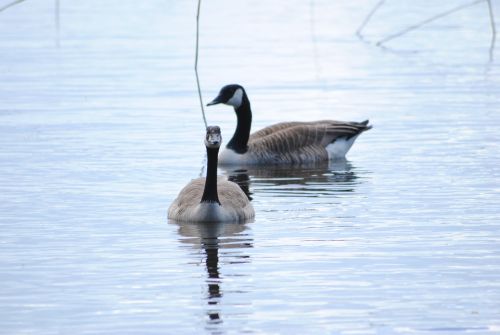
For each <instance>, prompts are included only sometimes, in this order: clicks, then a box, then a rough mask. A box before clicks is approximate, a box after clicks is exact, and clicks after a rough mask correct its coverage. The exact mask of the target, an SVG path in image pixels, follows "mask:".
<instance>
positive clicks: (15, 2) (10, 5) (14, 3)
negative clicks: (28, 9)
mask: <svg viewBox="0 0 500 335" xmlns="http://www.w3.org/2000/svg"><path fill="white" fill-rule="evenodd" d="M23 1H25V0H16V1H14V2H11V3H9V4H7V5H5V6H3V7H0V12H3V11H4V10H6V9H7V8H10V7H12V6H15V5H17V4H18V3H21V2H23Z"/></svg>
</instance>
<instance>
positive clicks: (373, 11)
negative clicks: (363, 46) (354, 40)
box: [356, 0, 385, 37]
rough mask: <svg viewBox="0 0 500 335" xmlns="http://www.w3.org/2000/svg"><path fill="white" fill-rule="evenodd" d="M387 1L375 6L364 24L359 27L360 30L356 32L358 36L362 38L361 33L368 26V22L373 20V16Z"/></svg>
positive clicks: (381, 1) (383, 0)
mask: <svg viewBox="0 0 500 335" xmlns="http://www.w3.org/2000/svg"><path fill="white" fill-rule="evenodd" d="M384 2H385V0H380V1H379V2H377V3H376V4H375V6H374V7H373V8H372V10H371V11H370V13H368V15H367V16H366V17H365V19H364V21H363V23H361V25H360V26H359V28H358V30H356V35H358V36H359V37H362V35H361V31H362V30H363V29H364V28H365V26H366V25H367V24H368V21H370V20H371V18H372V16H373V15H374V14H375V12H376V11H377V10H378V9H379V8H380V7H381V6H382V5H383V4H384Z"/></svg>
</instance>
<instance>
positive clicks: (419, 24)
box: [377, 0, 485, 46]
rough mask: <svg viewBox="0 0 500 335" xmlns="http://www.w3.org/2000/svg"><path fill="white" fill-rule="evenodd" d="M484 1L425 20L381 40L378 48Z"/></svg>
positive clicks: (477, 1) (465, 5) (459, 7)
mask: <svg viewBox="0 0 500 335" xmlns="http://www.w3.org/2000/svg"><path fill="white" fill-rule="evenodd" d="M484 1H485V0H476V1H473V2H470V3H467V4H464V5H461V6H458V7H455V8H453V9H450V10H448V11H446V12H443V13H440V14H437V15H435V16H433V17H431V18H428V19H427V20H424V21H422V22H420V23H417V24H415V25H412V26H410V27H408V28H405V29H403V30H401V31H399V32H397V33H395V34H392V35H389V36H387V37H386V38H383V39H381V40H380V41H378V42H377V46H381V45H382V44H383V43H385V42H388V41H390V40H393V39H395V38H397V37H400V36H402V35H404V34H406V33H408V32H410V31H412V30H415V29H418V28H420V27H422V26H423V25H426V24H428V23H431V22H433V21H436V20H437V19H440V18H443V17H445V16H448V15H450V14H452V13H455V12H458V11H459V10H462V9H464V8H467V7H471V6H474V5H476V4H478V3H480V2H484Z"/></svg>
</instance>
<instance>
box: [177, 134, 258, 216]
mask: <svg viewBox="0 0 500 335" xmlns="http://www.w3.org/2000/svg"><path fill="white" fill-rule="evenodd" d="M221 142H222V137H221V133H220V128H219V127H217V126H210V127H207V134H206V137H205V146H206V147H207V176H206V178H197V179H194V180H192V181H191V182H190V183H189V184H187V185H186V186H185V187H184V188H183V189H182V190H181V192H180V193H179V195H178V196H177V198H176V199H175V200H174V202H173V203H172V204H171V205H170V208H169V209H168V218H169V219H172V220H177V221H190V222H222V221H224V222H225V221H244V220H247V219H250V218H253V217H254V215H255V212H254V210H253V206H252V204H251V203H250V201H249V200H248V198H247V196H246V195H245V193H243V191H242V190H241V189H240V187H239V186H238V185H237V184H236V183H233V182H231V181H228V180H225V179H222V178H223V177H219V178H218V177H217V155H218V154H219V147H220V145H221Z"/></svg>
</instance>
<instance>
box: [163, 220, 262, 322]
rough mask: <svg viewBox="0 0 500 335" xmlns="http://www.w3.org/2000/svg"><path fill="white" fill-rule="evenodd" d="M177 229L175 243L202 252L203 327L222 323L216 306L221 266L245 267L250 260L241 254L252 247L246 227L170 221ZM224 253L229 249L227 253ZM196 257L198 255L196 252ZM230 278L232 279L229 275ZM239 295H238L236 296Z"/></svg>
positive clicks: (219, 298) (219, 291)
mask: <svg viewBox="0 0 500 335" xmlns="http://www.w3.org/2000/svg"><path fill="white" fill-rule="evenodd" d="M169 223H171V224H176V225H178V227H179V229H178V233H179V235H180V236H181V238H180V239H179V241H180V242H181V243H183V244H185V245H188V246H190V247H192V248H194V249H195V250H200V249H201V250H202V251H203V254H204V255H203V256H204V265H205V270H206V273H207V277H206V280H205V282H206V285H207V295H206V301H207V305H208V306H207V316H208V320H207V326H208V327H210V326H214V325H218V324H220V323H222V315H221V310H220V303H221V301H222V299H223V296H224V293H223V290H222V287H221V286H222V284H223V276H222V275H221V272H222V265H223V264H239V263H249V262H250V256H249V255H247V254H245V253H244V251H245V249H247V248H252V247H253V239H252V238H251V237H250V236H249V235H248V234H247V233H246V230H247V226H246V225H245V224H242V223H223V222H220V223H217V222H216V223H210V224H206V223H188V222H177V221H173V220H170V221H169ZM227 249H231V250H230V252H228V250H227ZM196 255H198V253H197V252H196ZM232 275H235V274H234V273H232ZM236 275H238V274H236ZM240 293H241V292H240Z"/></svg>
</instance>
